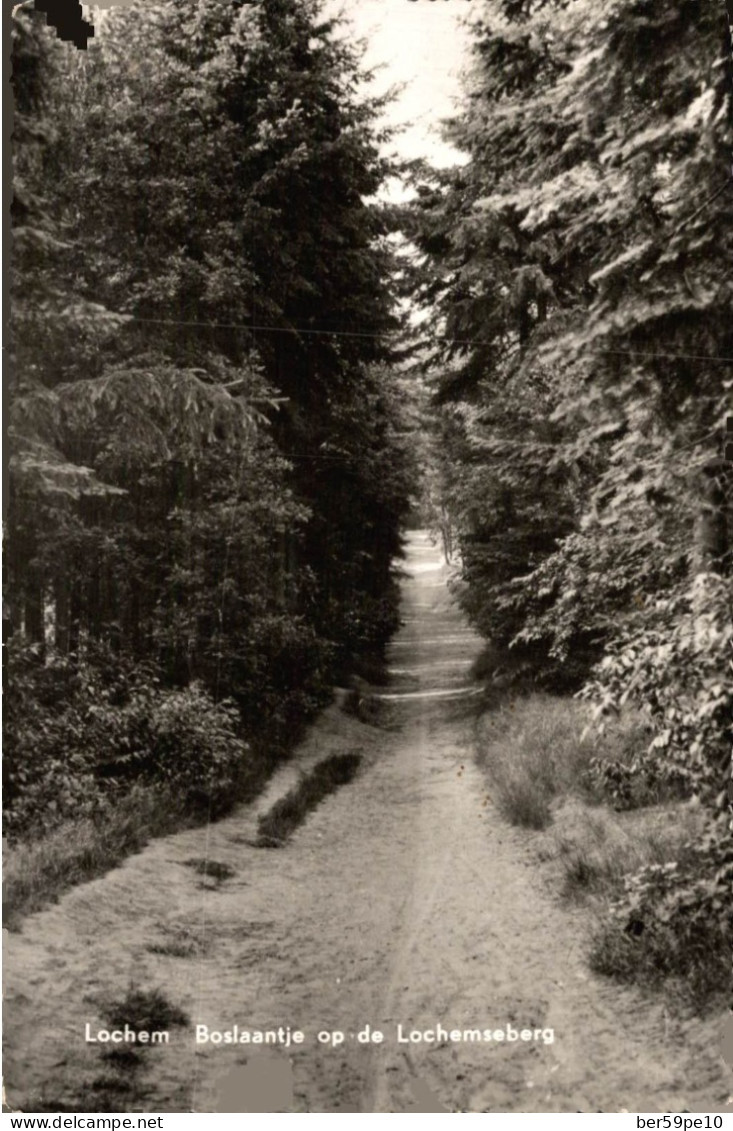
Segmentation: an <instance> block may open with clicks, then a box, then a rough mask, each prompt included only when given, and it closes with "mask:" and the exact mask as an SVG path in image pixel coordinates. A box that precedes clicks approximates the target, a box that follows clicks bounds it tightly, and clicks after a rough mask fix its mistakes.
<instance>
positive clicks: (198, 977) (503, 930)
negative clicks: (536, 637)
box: [5, 535, 727, 1112]
mask: <svg viewBox="0 0 733 1131" xmlns="http://www.w3.org/2000/svg"><path fill="white" fill-rule="evenodd" d="M408 569H409V570H410V572H411V575H412V576H411V578H410V579H408V580H407V581H406V583H405V591H404V610H403V612H404V619H405V626H404V628H403V629H402V630H401V632H400V634H399V635H398V637H397V639H396V640H395V642H394V643H393V645H392V648H391V655H390V664H391V667H392V669H393V684H392V686H391V687H390V688H389V689H387V694H388V695H395V696H397V695H399V696H400V698H396V699H390V700H387V706H388V709H389V711H390V714H391V719H392V722H391V726H390V729H377V728H375V727H369V726H365V725H363V724H361V723H359V722H358V721H357V720H356V719H354V718H352V717H349V716H347V715H345V714H344V713H343V712H342V711H340V710H339V709H338V708H337V707H333V708H331V709H329V711H327V712H326V713H325V715H324V716H323V718H322V719H321V720H320V721H319V723H318V724H317V726H316V727H314V729H313V731H312V733H311V735H310V737H309V739H308V740H307V742H306V743H305V745H304V747H303V748H302V750H301V752H300V755H299V759H298V763H299V764H300V765H307V764H309V763H312V762H314V761H317V760H318V759H320V758H321V757H323V756H325V755H326V754H328V753H331V752H333V751H337V750H344V751H345V750H353V749H360V750H361V752H362V755H363V768H362V771H361V773H360V774H359V776H358V777H357V779H356V780H355V781H354V782H353V783H352V784H350V785H348V786H346V787H344V788H343V789H341V790H340V791H339V792H338V793H336V794H334V795H332V796H331V797H330V798H328V799H327V800H326V801H325V802H324V803H323V804H322V805H321V806H320V807H319V808H318V809H317V810H316V811H315V812H314V813H313V814H312V815H311V816H310V817H309V818H308V820H307V822H306V823H305V825H303V826H302V827H301V828H300V829H299V830H298V831H297V832H296V834H295V836H294V837H293V839H292V841H291V842H290V843H289V844H288V845H287V847H284V848H280V849H270V850H268V849H256V848H253V847H251V846H250V845H249V844H248V843H247V841H248V840H249V838H251V835H252V831H253V828H254V818H255V817H256V815H257V812H258V811H261V810H263V809H265V808H266V807H267V806H268V804H269V803H270V802H271V801H272V799H273V798H274V797H276V796H279V795H281V794H282V793H283V792H284V791H285V790H286V789H287V788H288V786H289V784H290V783H291V780H292V778H293V775H294V773H295V770H294V769H293V768H290V767H286V768H285V770H284V771H283V772H282V773H281V774H279V775H277V776H276V778H275V779H274V780H273V782H272V783H271V786H270V788H269V789H268V791H267V794H266V796H265V797H263V798H262V799H261V800H260V802H259V803H258V805H257V806H255V807H253V808H251V809H245V810H242V811H241V812H239V813H237V814H235V815H234V816H232V817H230V818H228V819H227V820H224V821H222V822H220V823H219V824H217V825H214V826H212V827H210V828H209V829H207V830H196V831H192V832H185V833H182V834H179V835H177V836H172V837H168V838H165V839H163V840H160V841H158V842H156V843H154V844H152V845H150V846H149V847H148V848H147V849H146V850H145V851H144V852H142V853H140V854H139V855H137V856H135V857H133V858H131V859H129V860H128V861H127V862H126V863H125V864H124V866H122V867H121V868H118V869H116V870H115V871H113V872H111V873H109V874H108V875H106V876H104V877H102V878H101V879H99V880H95V881H93V882H91V883H88V884H85V885H83V886H81V887H79V888H77V889H76V890H74V891H72V892H71V893H69V894H68V895H67V896H65V897H64V898H63V899H62V900H61V902H60V903H59V904H58V906H56V907H53V908H51V909H49V910H47V911H44V912H41V913H40V914H37V915H35V916H33V917H31V918H29V919H28V920H27V921H26V923H25V924H24V929H23V932H22V934H20V935H16V936H11V937H10V938H9V939H7V936H6V954H5V981H6V992H7V1004H6V1019H5V1027H6V1040H7V1042H8V1049H9V1051H8V1053H7V1054H6V1067H5V1072H6V1089H7V1099H8V1102H9V1103H10V1105H11V1106H12V1107H13V1108H15V1109H21V1110H25V1111H49V1110H59V1109H63V1108H65V1109H66V1110H71V1111H88V1112H91V1111H96V1110H100V1107H99V1106H98V1105H99V1102H100V1100H99V1097H100V1096H103V1095H107V1096H108V1097H109V1095H110V1091H109V1088H110V1079H111V1078H112V1077H111V1076H110V1071H111V1070H110V1068H109V1066H107V1067H105V1066H104V1065H103V1062H102V1059H101V1050H100V1046H99V1045H91V1044H86V1043H85V1041H84V1026H85V1023H86V1022H90V1024H91V1028H92V1031H96V1029H97V1028H98V1027H99V1026H100V1025H102V1024H103V1021H102V1016H101V1014H100V1011H99V1009H98V1007H97V1006H96V1005H95V1002H96V1001H98V1000H100V999H101V998H110V997H121V996H122V995H123V994H124V993H125V991H126V990H127V989H128V988H129V986H130V985H131V984H132V985H134V986H139V987H143V988H148V989H149V988H155V987H158V988H160V989H161V990H162V991H163V992H164V993H165V995H166V997H167V998H168V999H169V1000H170V1001H172V1002H173V1003H175V1004H176V1005H178V1006H180V1007H181V1008H183V1009H184V1010H185V1011H186V1012H187V1013H188V1015H189V1017H190V1018H191V1022H192V1024H195V1023H199V1024H205V1025H207V1026H209V1027H210V1028H211V1029H217V1030H224V1029H228V1028H231V1027H232V1026H233V1025H234V1024H238V1025H239V1026H240V1028H248V1029H267V1028H273V1027H276V1026H279V1025H283V1026H286V1025H289V1026H291V1027H292V1028H299V1029H301V1030H302V1031H303V1032H304V1033H305V1038H306V1039H305V1043H304V1044H303V1045H301V1046H299V1047H297V1048H295V1047H291V1048H290V1049H289V1050H282V1049H279V1048H268V1049H265V1050H259V1051H257V1050H256V1049H253V1048H252V1047H249V1046H246V1045H237V1046H226V1047H225V1046H223V1045H222V1046H218V1047H213V1046H212V1045H210V1044H208V1045H198V1046H197V1045H196V1044H195V1043H194V1035H193V1029H173V1030H172V1031H171V1043H170V1045H168V1046H167V1047H161V1048H156V1049H154V1050H153V1049H151V1050H149V1051H148V1052H147V1053H146V1054H145V1062H144V1066H143V1067H141V1068H132V1069H130V1070H129V1072H128V1077H127V1079H128V1080H129V1083H130V1087H131V1090H130V1093H129V1097H130V1098H129V1106H118V1107H117V1110H128V1111H135V1110H137V1111H148V1112H166V1111H191V1110H195V1111H203V1112H206V1111H217V1110H223V1111H235V1110H236V1111H245V1112H246V1111H257V1110H267V1111H277V1110H288V1111H293V1112H308V1111H311V1112H338V1111H359V1112H409V1111H430V1112H436V1111H441V1110H446V1111H452V1112H460V1111H468V1112H481V1111H496V1112H510V1111H525V1112H527V1111H571V1112H573V1111H599V1110H601V1111H619V1110H628V1111H641V1112H654V1111H666V1112H679V1111H682V1110H689V1111H714V1110H721V1109H722V1104H723V1103H724V1101H725V1098H726V1094H727V1079H726V1070H725V1068H724V1065H723V1063H722V1060H721V1057H720V1054H719V1051H718V1050H719V1048H720V1044H719V1041H718V1039H717V1033H718V1030H717V1028H716V1024H715V1023H714V1022H712V1023H705V1024H703V1023H701V1022H688V1023H685V1024H684V1025H682V1024H680V1023H677V1022H673V1021H671V1020H670V1019H669V1018H668V1017H666V1015H665V1012H664V1009H663V1008H662V1006H661V1005H659V1004H650V1003H648V1002H644V1001H643V1000H642V999H641V998H640V997H638V996H637V995H635V994H634V993H632V992H630V991H625V990H619V989H618V988H617V987H615V986H612V985H610V984H606V983H605V982H603V981H601V980H599V979H596V978H594V977H593V976H592V975H591V974H590V973H589V972H588V970H587V968H586V966H585V964H584V957H583V926H584V924H583V917H582V914H581V913H578V912H574V913H572V914H571V913H568V912H567V911H566V910H563V909H561V908H560V907H558V906H557V903H556V902H555V900H554V898H553V896H552V893H551V892H550V891H548V889H547V884H546V879H545V878H544V876H543V873H542V872H541V870H540V868H539V866H538V865H537V863H536V860H535V859H534V857H533V853H532V849H531V844H530V843H529V842H528V841H527V839H526V838H525V837H523V836H522V834H520V833H519V832H517V831H516V830H513V829H510V828H508V827H507V826H506V825H505V824H503V822H502V821H501V820H500V819H499V817H498V816H497V815H496V813H495V812H494V810H493V809H492V806H491V802H490V800H489V799H488V796H487V793H486V783H485V781H484V779H483V777H482V775H481V774H480V772H479V771H478V770H477V769H476V767H475V766H474V764H473V761H472V748H471V746H472V734H473V711H472V700H471V696H470V695H464V694H462V693H461V694H458V695H456V696H453V695H452V694H448V695H445V694H440V695H432V694H429V693H431V692H435V691H438V692H445V691H449V692H452V691H454V690H456V689H460V688H461V686H462V685H465V683H466V680H467V678H468V677H467V667H468V662H469V661H470V660H471V658H472V656H473V655H474V654H475V653H476V651H477V650H478V648H479V642H478V641H477V640H476V639H475V638H474V637H473V636H472V635H471V634H470V633H469V632H468V631H467V630H466V629H465V627H464V626H463V624H462V622H461V620H460V617H459V615H458V613H457V612H456V610H455V609H454V608H453V606H452V605H451V603H450V601H449V598H448V594H447V590H446V588H445V574H444V570H443V569H442V568H441V565H440V559H439V555H438V553H437V551H435V550H434V549H433V548H432V547H431V546H430V544H429V542H428V540H427V539H426V538H425V537H424V536H421V535H416V536H413V538H412V539H411V543H410V557H409V560H408ZM197 857H206V858H208V859H211V860H216V861H218V862H220V863H223V864H227V865H229V866H230V868H232V869H233V870H234V875H233V876H232V877H231V878H230V879H228V880H225V881H224V882H222V883H221V884H219V885H215V884H213V883H211V882H210V881H203V882H202V880H201V878H200V877H199V876H198V875H197V874H196V873H195V872H194V871H193V870H192V869H191V868H190V867H187V866H186V865H185V862H186V861H188V860H190V859H191V858H197ZM171 940H174V941H175V940H178V942H179V943H180V942H181V940H183V941H185V942H186V943H187V944H189V945H190V947H191V948H192V949H193V950H195V953H192V954H190V955H189V956H185V955H184V956H174V955H172V954H170V953H160V952H153V951H151V950H150V947H151V946H152V947H155V948H158V951H160V950H161V949H162V950H165V949H166V944H167V942H170V941H171ZM168 949H169V950H170V949H171V948H170V947H169V948H168ZM437 1023H440V1024H441V1025H442V1026H443V1027H444V1028H445V1029H447V1030H449V1031H450V1030H454V1029H459V1030H463V1029H474V1028H475V1029H480V1030H484V1029H490V1030H491V1031H494V1030H496V1029H502V1030H506V1026H507V1025H510V1026H511V1027H512V1029H513V1030H514V1031H517V1032H520V1031H521V1030H525V1029H531V1030H532V1033H533V1039H532V1041H531V1042H522V1041H521V1040H518V1041H515V1042H511V1043H507V1042H504V1043H497V1042H496V1041H495V1040H494V1039H492V1040H491V1041H489V1042H481V1043H475V1042H470V1043H469V1042H460V1043H456V1042H453V1041H451V1040H450V1039H449V1040H447V1041H441V1042H439V1043H431V1044H426V1043H421V1044H399V1043H397V1040H396V1034H397V1025H398V1024H401V1025H402V1026H403V1030H404V1031H405V1032H409V1031H410V1030H413V1029H419V1030H426V1029H434V1028H435V1026H436V1024H437ZM367 1024H369V1025H371V1026H372V1028H378V1029H380V1030H381V1031H383V1032H384V1034H385V1040H384V1043H383V1044H381V1045H377V1046H374V1045H363V1044H360V1043H359V1042H358V1041H357V1040H356V1039H355V1038H352V1037H351V1036H350V1034H352V1033H353V1034H357V1033H358V1032H360V1031H363V1029H364V1027H365V1025H367ZM320 1030H339V1031H341V1032H343V1033H344V1043H343V1045H342V1046H340V1047H339V1048H332V1047H328V1046H320V1045H319V1044H318V1042H317V1040H316V1034H317V1033H318V1031H320ZM535 1030H537V1031H538V1032H539V1034H540V1036H539V1038H538V1039H537V1040H535V1039H534V1033H535ZM550 1030H552V1035H553V1038H554V1039H553V1041H552V1043H550V1042H549V1039H548V1038H549V1031H550ZM248 1065H249V1067H250V1069H251V1068H252V1067H254V1068H255V1072H254V1073H252V1072H251V1071H248V1067H247V1066H248ZM115 1072H116V1077H115V1078H116V1079H117V1081H118V1083H119V1081H120V1080H121V1079H124V1076H123V1075H122V1074H121V1070H120V1069H116V1070H115ZM113 1076H114V1073H113ZM291 1085H292V1095H293V1098H292V1101H290V1102H289V1101H288V1100H287V1094H288V1091H289V1090H290V1089H291ZM268 1089H269V1093H270V1095H271V1097H277V1096H279V1097H280V1098H279V1099H277V1098H271V1099H270V1100H269V1101H267V1100H263V1098H262V1097H263V1094H265V1093H267V1091H268ZM119 1095H120V1096H122V1095H123V1093H121V1092H120V1093H119ZM256 1096H259V1097H260V1098H259V1099H257V1098H255V1097H256ZM108 1102H109V1100H108ZM122 1103H123V1100H122V1098H120V1105H122ZM263 1103H264V1104H265V1106H262V1105H263Z"/></svg>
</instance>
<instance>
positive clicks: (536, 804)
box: [478, 693, 644, 829]
mask: <svg viewBox="0 0 733 1131" xmlns="http://www.w3.org/2000/svg"><path fill="white" fill-rule="evenodd" d="M587 723H588V710H587V707H586V706H584V705H583V704H581V703H578V702H576V701H575V700H572V699H561V698H557V697H553V696H551V695H544V694H539V693H535V694H532V695H528V696H525V697H522V698H517V699H514V700H512V701H510V702H509V703H504V704H503V705H502V706H501V707H499V708H497V709H495V710H492V711H490V712H488V713H487V714H486V715H484V717H483V719H482V721H481V734H480V738H479V744H478V746H479V749H478V762H479V764H480V765H482V766H484V767H485V769H486V770H487V772H488V774H489V777H490V780H491V783H492V787H493V788H492V796H494V797H495V798H496V801H497V804H498V806H499V809H500V811H501V812H502V814H503V815H504V817H505V818H506V819H507V820H508V821H509V822H510V823H511V824H513V825H519V826H521V827H523V828H530V829H544V828H546V827H547V826H548V825H549V824H550V823H551V822H552V819H553V802H554V801H555V799H556V798H558V797H560V796H564V795H566V794H570V793H576V794H577V793H579V794H581V795H582V796H584V797H585V798H586V800H588V801H591V802H593V803H599V802H600V801H602V800H603V795H602V793H601V792H600V789H599V786H598V785H597V784H596V783H595V782H594V781H593V779H592V778H591V777H590V775H589V772H588V771H589V767H590V764H591V759H593V758H594V757H598V756H601V755H602V756H603V757H604V758H606V757H607V758H608V759H609V760H611V759H614V760H621V759H629V760H630V759H631V757H632V756H633V752H634V751H635V750H636V749H638V748H639V747H640V745H642V744H643V743H644V737H643V733H642V728H641V725H640V723H639V721H638V719H636V718H634V717H632V716H629V718H628V719H626V720H623V721H622V722H620V723H618V724H617V725H616V727H615V728H614V729H611V730H609V732H608V733H607V734H606V735H605V736H604V737H603V739H599V738H598V737H597V736H596V735H594V734H592V733H588V731H587Z"/></svg>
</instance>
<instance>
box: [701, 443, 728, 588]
mask: <svg viewBox="0 0 733 1131" xmlns="http://www.w3.org/2000/svg"><path fill="white" fill-rule="evenodd" d="M730 471H731V465H730V464H729V463H728V462H727V461H726V460H725V459H721V458H718V459H714V460H711V461H710V462H709V463H708V464H707V465H706V467H705V468H703V471H702V475H701V485H700V486H701V506H700V512H699V514H698V518H697V524H696V530H695V557H696V560H695V572H696V573H720V574H727V573H728V572H729V570H730V551H729V530H728V494H729V491H730Z"/></svg>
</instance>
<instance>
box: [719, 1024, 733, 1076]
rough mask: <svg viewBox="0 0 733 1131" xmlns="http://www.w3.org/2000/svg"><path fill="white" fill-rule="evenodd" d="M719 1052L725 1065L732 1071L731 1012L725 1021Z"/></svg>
mask: <svg viewBox="0 0 733 1131" xmlns="http://www.w3.org/2000/svg"><path fill="white" fill-rule="evenodd" d="M721 1052H722V1054H723V1060H724V1061H725V1063H726V1064H727V1065H728V1067H729V1068H731V1069H733V1012H731V1013H729V1014H728V1016H727V1017H726V1019H725V1025H724V1026H723V1044H722V1047H721Z"/></svg>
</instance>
